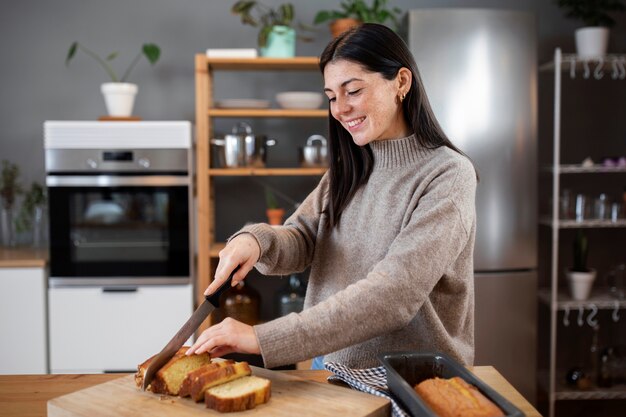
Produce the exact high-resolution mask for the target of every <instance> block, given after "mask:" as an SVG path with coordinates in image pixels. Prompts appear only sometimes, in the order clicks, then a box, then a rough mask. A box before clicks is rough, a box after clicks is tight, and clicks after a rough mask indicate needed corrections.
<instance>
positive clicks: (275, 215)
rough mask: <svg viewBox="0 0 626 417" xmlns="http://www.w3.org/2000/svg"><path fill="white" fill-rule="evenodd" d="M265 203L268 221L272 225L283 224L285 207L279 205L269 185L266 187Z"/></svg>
mask: <svg viewBox="0 0 626 417" xmlns="http://www.w3.org/2000/svg"><path fill="white" fill-rule="evenodd" d="M265 203H266V204H267V209H266V214H267V222H268V223H269V224H271V225H281V224H283V217H285V209H284V208H282V207H279V205H278V200H276V196H275V195H274V193H273V192H272V190H270V189H269V188H268V187H265Z"/></svg>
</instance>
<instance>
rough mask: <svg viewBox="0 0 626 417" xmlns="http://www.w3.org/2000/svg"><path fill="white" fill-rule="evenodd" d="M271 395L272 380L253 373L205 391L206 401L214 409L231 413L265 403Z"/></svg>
mask: <svg viewBox="0 0 626 417" xmlns="http://www.w3.org/2000/svg"><path fill="white" fill-rule="evenodd" d="M270 395H271V381H270V380H268V379H265V378H259V377H256V376H253V375H251V376H244V377H242V378H238V379H235V380H234V381H231V382H227V383H225V384H221V385H217V386H215V387H213V388H209V389H208V390H206V391H205V393H204V403H205V404H206V406H207V407H208V408H212V409H213V410H217V411H219V412H221V413H227V412H228V413H230V412H234V411H245V410H250V409H252V408H254V407H256V406H257V405H259V404H265V403H266V402H268V401H269V399H270Z"/></svg>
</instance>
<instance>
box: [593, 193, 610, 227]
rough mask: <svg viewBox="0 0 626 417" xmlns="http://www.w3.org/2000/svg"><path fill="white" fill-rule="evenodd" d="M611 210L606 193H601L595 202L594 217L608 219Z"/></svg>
mask: <svg viewBox="0 0 626 417" xmlns="http://www.w3.org/2000/svg"><path fill="white" fill-rule="evenodd" d="M610 210H611V209H610V206H609V199H608V198H607V196H606V194H604V193H602V194H600V195H599V196H598V197H597V198H596V199H595V200H594V203H593V217H594V218H595V219H597V220H606V219H608V218H609V215H610V213H611V212H610Z"/></svg>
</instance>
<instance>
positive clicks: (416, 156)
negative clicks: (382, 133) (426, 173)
mask: <svg viewBox="0 0 626 417" xmlns="http://www.w3.org/2000/svg"><path fill="white" fill-rule="evenodd" d="M369 146H370V149H371V150H372V153H373V154H374V161H375V166H377V167H380V168H398V167H403V166H407V165H413V164H415V163H416V162H417V161H419V160H420V159H421V158H423V157H424V155H426V153H427V150H426V149H425V148H423V147H422V146H421V145H420V144H419V143H418V141H417V138H416V137H415V134H413V135H410V136H407V137H405V138H400V139H387V140H377V141H374V142H370V144H369Z"/></svg>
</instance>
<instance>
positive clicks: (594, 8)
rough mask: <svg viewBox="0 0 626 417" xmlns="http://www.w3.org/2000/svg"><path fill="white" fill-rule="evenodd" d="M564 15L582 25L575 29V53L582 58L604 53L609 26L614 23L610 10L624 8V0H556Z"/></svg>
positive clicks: (621, 10) (625, 8) (622, 9)
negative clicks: (580, 21) (582, 25)
mask: <svg viewBox="0 0 626 417" xmlns="http://www.w3.org/2000/svg"><path fill="white" fill-rule="evenodd" d="M556 3H557V4H558V6H559V7H561V8H562V9H564V10H565V16H567V17H571V18H574V19H579V20H582V21H583V22H584V24H585V26H584V27H582V28H579V29H576V32H575V40H576V53H577V54H578V56H579V57H581V58H583V59H591V58H598V57H601V56H603V55H604V54H606V51H607V46H608V43H609V28H610V27H612V26H613V25H615V20H613V18H612V17H611V16H610V13H611V12H623V11H624V10H626V5H625V4H624V0H556Z"/></svg>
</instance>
